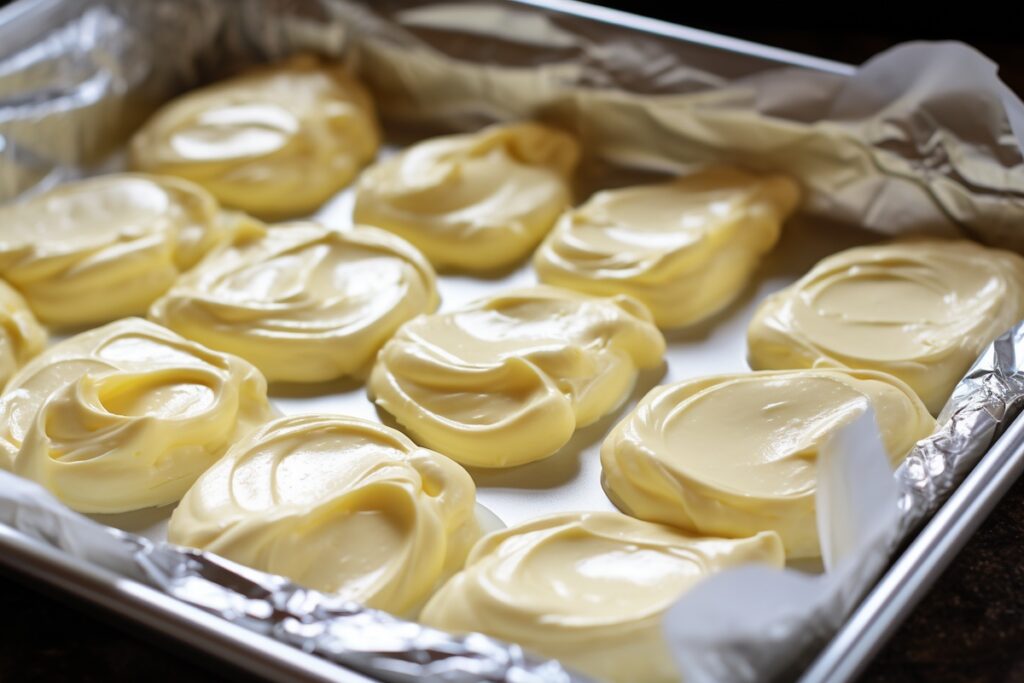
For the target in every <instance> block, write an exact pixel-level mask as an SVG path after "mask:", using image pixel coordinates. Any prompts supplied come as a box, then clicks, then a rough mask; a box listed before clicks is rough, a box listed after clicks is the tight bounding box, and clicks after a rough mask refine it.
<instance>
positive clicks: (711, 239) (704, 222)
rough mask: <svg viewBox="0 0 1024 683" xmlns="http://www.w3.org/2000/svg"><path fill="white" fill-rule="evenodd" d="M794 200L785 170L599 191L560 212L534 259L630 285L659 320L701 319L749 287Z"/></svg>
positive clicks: (626, 290) (583, 287)
mask: <svg viewBox="0 0 1024 683" xmlns="http://www.w3.org/2000/svg"><path fill="white" fill-rule="evenodd" d="M798 199H799V189H798V187H797V185H796V183H794V182H793V181H792V180H790V179H789V178H787V177H785V176H778V175H764V176H758V175H753V174H750V173H746V172H744V171H741V170H739V169H734V168H725V167H716V168H711V169H707V170H704V171H701V172H699V173H695V174H693V175H688V176H683V177H681V178H678V179H677V180H675V181H673V182H670V183H663V184H661V185H646V186H640V187H628V188H624V189H619V190H607V191H605V192H599V193H597V194H596V195H594V196H593V197H591V198H590V200H589V201H588V202H587V203H586V204H584V205H583V206H581V207H579V208H577V209H572V210H570V211H568V212H566V213H565V214H564V215H563V216H562V218H560V219H559V221H558V223H557V225H556V226H555V229H554V230H553V231H552V232H551V234H550V235H549V236H548V238H547V239H546V240H545V241H544V244H543V245H542V246H541V248H540V249H538V250H537V253H536V254H535V255H534V267H535V268H536V270H537V274H538V275H539V276H540V279H541V280H542V281H544V282H547V283H549V284H552V285H558V286H560V287H568V288H570V289H576V290H579V291H582V292H588V293H590V294H600V295H605V296H609V295H612V294H629V295H630V296H633V297H635V298H637V299H639V300H640V301H642V302H643V303H644V304H646V305H647V307H648V308H650V309H651V313H653V314H654V319H655V321H656V322H657V323H658V326H659V327H663V328H671V327H679V326H682V325H688V324H692V323H696V322H699V321H701V320H703V319H705V318H707V317H709V316H711V315H713V314H714V313H716V312H718V311H719V310H721V309H722V308H723V307H725V306H726V305H728V304H729V302H731V301H732V300H733V299H735V298H736V296H737V295H738V294H739V293H740V292H741V291H742V290H743V287H744V286H746V284H747V282H748V281H749V280H750V277H751V275H752V274H753V272H754V270H756V268H757V266H758V264H759V263H760V260H761V257H762V256H763V255H764V254H765V253H767V252H768V251H770V250H771V248H772V247H773V246H775V243H776V242H777V241H778V239H779V234H780V232H781V229H782V222H783V221H784V220H785V219H786V218H787V217H788V216H789V214H790V213H792V211H793V209H794V208H795V207H796V204H797V201H798Z"/></svg>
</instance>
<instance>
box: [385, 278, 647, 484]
mask: <svg viewBox="0 0 1024 683" xmlns="http://www.w3.org/2000/svg"><path fill="white" fill-rule="evenodd" d="M664 352H665V340H664V338H663V337H662V336H661V333H660V332H658V329H657V328H656V327H655V326H654V324H653V322H652V321H651V318H650V313H648V312H647V309H645V308H644V307H643V305H642V304H640V303H639V302H637V301H636V300H634V299H630V298H629V297H624V296H619V297H614V298H608V299H603V298H597V297H590V296H587V295H584V294H578V293H575V292H570V291H568V290H560V289H557V288H554V287H544V286H541V287H534V288H527V289H521V290H515V291H511V292H508V293H506V294H503V295H498V296H494V297H491V298H487V299H483V300H480V301H478V302H476V303H474V304H471V305H469V306H467V307H465V308H463V309H461V310H458V311H454V312H451V313H443V314H435V315H430V316H421V317H419V318H415V319H413V320H411V321H410V322H408V323H406V324H405V325H404V326H402V327H401V328H400V329H399V330H398V333H397V334H396V335H395V336H394V337H392V339H391V340H390V341H389V342H388V343H387V344H385V345H384V348H382V349H381V351H380V354H379V355H378V357H377V363H376V365H375V366H374V368H373V372H372V373H371V375H370V382H369V385H368V389H369V392H370V395H371V398H372V399H373V400H374V401H375V402H376V404H377V405H378V406H379V407H380V408H382V409H383V410H385V411H387V412H388V413H390V414H391V415H393V416H394V417H395V419H396V420H397V421H398V423H399V424H400V425H402V427H403V428H404V429H406V430H407V431H408V433H409V434H411V435H412V436H413V437H414V438H415V439H417V440H418V441H419V442H420V443H423V444H424V445H426V446H428V447H430V448H434V449H436V450H438V451H440V452H442V453H444V454H445V455H448V456H449V457H451V458H454V459H455V460H457V461H458V462H461V463H463V464H465V465H473V466H477V467H511V466H513V465H521V464H523V463H527V462H532V461H534V460H540V459H541V458H545V457H547V456H549V455H551V454H553V453H555V452H556V451H557V450H558V449H559V448H561V447H562V446H563V445H564V444H565V443H566V442H567V441H568V440H569V438H570V437H571V436H572V434H573V432H574V431H575V430H576V429H577V428H578V427H583V426H586V425H588V424H590V423H592V422H594V421H596V420H597V419H598V418H600V417H602V416H603V415H606V414H607V413H609V412H611V411H612V410H614V409H615V408H616V407H618V406H619V405H620V404H621V403H622V401H623V400H625V398H626V397H627V395H628V394H629V392H630V390H631V389H632V387H633V385H634V383H635V381H636V376H637V371H638V369H639V368H652V367H656V366H658V365H659V364H660V363H661V359H662V355H663V354H664Z"/></svg>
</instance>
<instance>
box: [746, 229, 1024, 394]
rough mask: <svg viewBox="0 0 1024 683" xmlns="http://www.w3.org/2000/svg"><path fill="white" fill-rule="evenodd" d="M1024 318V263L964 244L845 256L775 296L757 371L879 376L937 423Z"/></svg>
mask: <svg viewBox="0 0 1024 683" xmlns="http://www.w3.org/2000/svg"><path fill="white" fill-rule="evenodd" d="M1022 318H1024V258H1021V257H1020V256H1018V255H1017V254H1014V253H1011V252H1008V251H1003V250H1000V249H992V248H989V247H983V246H981V245H979V244H976V243H974V242H970V241H967V240H951V241H942V240H907V241H901V242H893V243H889V244H882V245H877V246H868V247H858V248H855V249H848V250H846V251H843V252H840V253H838V254H834V255H832V256H829V257H827V258H825V259H823V260H822V261H820V262H819V263H818V264H817V265H816V266H815V267H814V268H812V269H811V271H810V272H808V273H807V274H806V275H805V276H804V277H802V278H801V279H800V280H799V281H798V282H797V283H796V284H794V285H792V286H790V287H788V288H787V289H784V290H782V291H781V292H778V293H777V294H775V295H773V296H771V297H769V298H768V299H766V300H765V301H764V303H762V304H761V307H760V308H759V309H758V310H757V313H756V314H755V315H754V319H753V321H752V322H751V323H750V328H749V329H748V332H747V341H748V348H749V359H750V365H751V367H753V368H755V369H759V370H761V369H763V370H775V369H784V368H808V367H835V366H839V367H843V366H845V367H851V368H864V369H872V370H881V371H883V372H888V373H889V374H892V375H895V376H896V377H899V378H900V379H902V380H903V381H904V382H906V383H907V384H909V385H910V386H911V388H912V389H914V391H916V392H917V394H918V395H919V396H920V397H921V399H922V400H923V401H924V402H925V404H926V405H927V406H928V409H929V410H930V411H931V412H932V414H938V412H939V411H940V410H941V409H942V406H943V404H945V402H946V400H947V399H948V398H949V396H950V394H951V393H952V392H953V388H954V387H955V386H956V383H957V382H958V381H960V379H961V378H962V377H963V376H964V374H965V373H966V372H967V370H968V369H969V368H970V366H971V364H972V363H973V362H974V361H975V359H976V358H977V356H978V354H980V353H981V352H982V350H983V349H984V348H985V347H986V346H987V345H988V344H989V343H991V342H992V340H993V339H995V338H996V337H997V336H999V335H1000V334H1002V333H1003V332H1005V331H1006V330H1007V329H1009V328H1010V326H1011V325H1013V324H1015V323H1016V322H1018V321H1019V320H1021V319H1022Z"/></svg>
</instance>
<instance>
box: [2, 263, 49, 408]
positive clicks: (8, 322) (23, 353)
mask: <svg viewBox="0 0 1024 683" xmlns="http://www.w3.org/2000/svg"><path fill="white" fill-rule="evenodd" d="M45 346H46V330H45V329H43V326H42V325H40V324H39V321H38V320H36V317H35V316H34V315H32V311H30V310H29V308H28V304H26V303H25V299H24V298H23V297H22V296H21V295H20V294H18V292H16V291H15V290H14V289H12V288H11V286H10V285H8V284H7V283H6V282H3V281H2V280H0V389H2V388H3V387H4V385H5V384H7V380H9V379H10V378H11V377H12V376H13V375H14V373H15V372H16V371H17V370H18V368H20V367H21V366H22V365H24V364H25V362H26V361H28V360H29V359H30V358H32V357H33V356H35V355H36V354H38V353H39V352H40V351H42V350H43V348H44V347H45Z"/></svg>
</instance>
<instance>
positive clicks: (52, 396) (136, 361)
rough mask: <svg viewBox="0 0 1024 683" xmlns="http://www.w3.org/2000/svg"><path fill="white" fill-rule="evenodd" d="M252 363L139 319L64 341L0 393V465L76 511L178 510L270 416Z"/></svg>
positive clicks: (262, 385)
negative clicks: (199, 480) (199, 481)
mask: <svg viewBox="0 0 1024 683" xmlns="http://www.w3.org/2000/svg"><path fill="white" fill-rule="evenodd" d="M272 416H273V410H272V408H271V407H270V405H269V404H268V402H267V395H266V380H264V379H263V376H262V375H260V373H259V371H258V370H256V368H254V367H253V366H252V365H250V364H249V363H247V362H246V361H244V360H242V359H241V358H236V357H235V356H230V355H226V354H221V353H217V352H214V351H210V350H209V349H206V348H204V347H202V346H200V345H199V344H196V343H194V342H190V341H188V340H186V339H183V338H182V337H179V336H178V335H177V334H175V333H173V332H171V331H170V330H167V329H165V328H163V327H161V326H159V325H156V324H154V323H151V322H147V321H145V320H141V319H139V318H126V319H124V320H120V321H118V322H116V323H111V324H109V325H106V326H104V327H100V328H97V329H94V330H90V331H89V332H83V333H82V334H79V335H76V336H74V337H71V338H70V339H67V340H64V341H62V342H60V343H58V344H56V345H54V346H53V347H51V348H49V349H47V350H46V351H44V352H43V353H41V354H40V355H38V356H36V357H35V358H34V359H33V360H31V361H29V362H28V364H26V365H25V367H24V368H22V369H21V371H20V372H18V373H17V374H16V375H15V376H14V377H13V378H12V379H11V381H10V383H9V384H8V385H7V387H6V389H5V391H4V393H3V395H2V396H0V462H2V464H3V466H4V467H5V468H8V469H11V470H12V471H13V472H14V473H15V474H18V475H21V476H23V477H27V478H29V479H33V480H35V481H37V482H39V483H40V484H42V485H43V486H45V487H46V488H48V489H50V491H52V492H53V493H54V495H56V496H57V497H58V498H60V499H61V500H62V501H63V502H64V503H66V504H67V505H68V506H69V507H71V508H73V509H75V510H79V511H81V512H97V513H117V512H128V511H131V510H139V509H142V508H148V507H156V506H160V505H167V504H169V503H174V502H176V501H177V500H179V499H180V498H181V496H182V495H184V493H185V491H186V490H188V488H189V486H191V485H192V482H194V481H195V479H196V477H198V476H199V475H200V474H201V473H202V472H203V471H204V470H205V469H206V468H207V467H209V466H210V465H211V464H213V462H214V461H216V460H217V459H218V458H219V457H220V456H221V455H222V454H223V453H224V451H225V450H226V449H227V447H228V446H229V445H230V444H232V443H233V442H234V441H236V440H237V439H239V438H240V437H241V436H243V435H244V434H246V433H248V432H249V431H251V430H252V429H254V428H256V427H257V426H258V425H260V424H262V423H264V422H266V421H267V420H269V419H271V417H272Z"/></svg>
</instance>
